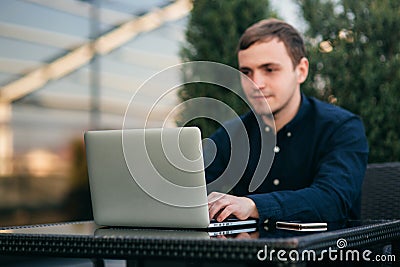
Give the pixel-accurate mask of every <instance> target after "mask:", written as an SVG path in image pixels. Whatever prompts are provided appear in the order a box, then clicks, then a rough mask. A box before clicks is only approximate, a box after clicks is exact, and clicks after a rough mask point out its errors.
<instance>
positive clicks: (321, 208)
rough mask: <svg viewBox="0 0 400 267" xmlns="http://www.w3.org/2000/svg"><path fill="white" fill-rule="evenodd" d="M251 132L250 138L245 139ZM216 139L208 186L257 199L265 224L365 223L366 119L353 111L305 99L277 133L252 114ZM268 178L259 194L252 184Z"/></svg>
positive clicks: (207, 156) (222, 130)
mask: <svg viewBox="0 0 400 267" xmlns="http://www.w3.org/2000/svg"><path fill="white" fill-rule="evenodd" d="M243 125H244V128H243V127H242V126H243ZM243 129H245V131H246V135H247V136H248V138H243V134H237V132H240V131H242V132H243ZM271 135H273V138H271ZM210 138H211V140H213V141H214V144H215V146H216V152H215V147H214V152H213V155H210V153H209V152H208V149H207V147H205V149H204V156H205V162H206V163H205V164H206V178H207V183H209V185H210V183H211V182H216V181H218V180H220V181H223V183H227V181H228V184H232V185H234V186H231V187H230V188H228V187H229V186H228V187H226V188H223V185H222V186H221V185H220V186H219V188H220V189H219V191H223V190H227V189H228V190H229V189H232V190H231V191H230V193H232V194H234V195H237V196H247V197H249V198H251V199H252V200H253V201H254V202H255V204H256V207H257V209H258V213H259V216H260V221H261V222H263V221H265V220H268V219H272V220H300V221H328V222H333V221H340V220H343V219H356V218H359V215H360V195H361V186H362V182H363V178H364V174H365V169H366V165H367V160H368V143H367V139H366V136H365V130H364V127H363V124H362V121H361V119H360V118H359V117H358V116H356V115H354V114H352V113H351V112H349V111H347V110H344V109H342V108H340V107H337V106H334V105H331V104H328V103H325V102H322V101H319V100H317V99H315V98H312V97H306V96H305V95H304V94H302V100H301V104H300V108H299V111H298V112H297V114H296V116H295V117H294V118H293V119H292V120H291V121H290V122H289V123H288V124H286V125H285V126H284V127H283V128H281V129H280V130H279V131H278V132H277V133H276V135H275V131H274V130H273V128H271V127H270V126H268V125H265V124H263V122H262V120H261V119H260V118H259V117H258V116H257V115H255V114H254V113H253V112H249V113H247V114H245V115H243V116H241V117H240V118H237V119H234V120H231V121H229V122H227V123H226V124H224V125H223V127H221V128H220V129H218V130H217V131H216V132H215V133H214V134H213V135H212V136H211V137H210ZM243 139H246V140H245V141H243ZM238 143H239V144H240V143H242V145H239V146H237V145H235V144H238ZM246 145H247V147H249V149H247V150H246ZM240 146H242V147H244V148H245V149H241V148H240ZM263 150H266V152H265V153H264V156H260V154H262V153H261V152H262V151H263ZM257 168H260V170H261V171H260V170H258V169H257ZM242 169H243V170H242ZM256 170H257V171H256ZM255 173H257V174H255ZM260 175H261V176H260ZM255 176H259V177H258V178H257V177H255ZM260 177H261V178H262V179H261V181H262V183H261V185H259V186H258V187H257V188H256V189H255V190H254V189H252V188H251V187H252V186H250V185H251V181H252V179H258V181H260ZM227 179H228V180H227ZM256 184H257V183H256ZM213 190H215V188H213ZM225 193H226V192H225Z"/></svg>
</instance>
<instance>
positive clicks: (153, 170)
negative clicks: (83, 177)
mask: <svg viewBox="0 0 400 267" xmlns="http://www.w3.org/2000/svg"><path fill="white" fill-rule="evenodd" d="M85 145H86V156H87V163H88V172H89V185H90V192H91V198H92V207H93V217H94V221H95V222H96V223H97V224H98V225H103V226H128V227H156V228H157V227H161V228H165V227H167V228H191V229H193V228H194V229H196V228H197V229H216V228H229V227H248V226H251V225H256V224H257V221H256V220H245V221H240V220H235V219H233V220H227V221H224V222H216V221H213V222H210V219H209V214H208V205H207V190H206V182H205V174H204V163H203V156H202V146H201V133H200V130H199V129H198V128H197V127H181V128H154V129H129V130H105V131H88V132H85Z"/></svg>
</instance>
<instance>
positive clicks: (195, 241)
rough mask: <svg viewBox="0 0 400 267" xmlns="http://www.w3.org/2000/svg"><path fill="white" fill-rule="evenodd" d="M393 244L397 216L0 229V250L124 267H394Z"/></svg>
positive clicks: (399, 223)
mask: <svg viewBox="0 0 400 267" xmlns="http://www.w3.org/2000/svg"><path fill="white" fill-rule="evenodd" d="M399 241H400V220H384V221H383V220H382V221H376V220H374V221H363V222H347V223H346V224H345V225H344V224H343V225H340V227H338V226H337V225H335V226H332V227H331V226H329V228H328V231H322V232H299V231H288V230H280V229H275V228H274V227H273V226H272V227H271V226H270V227H269V228H267V227H265V228H264V227H260V229H257V230H256V231H254V232H250V233H242V234H239V235H237V234H236V235H232V236H230V235H221V236H217V237H210V236H209V235H208V233H207V232H204V231H189V230H187V231H186V230H185V231H182V230H159V229H134V228H109V227H101V226H98V225H96V224H95V223H94V222H92V221H83V222H65V223H56V224H41V225H29V226H16V227H4V228H0V255H3V256H7V257H9V256H14V257H18V256H22V255H24V256H26V255H28V256H32V257H35V258H37V257H56V258H57V257H64V258H65V257H66V258H71V257H72V258H90V259H95V260H94V261H93V262H94V264H95V265H99V266H101V265H102V264H103V261H102V260H103V259H121V260H126V262H127V265H128V266H219V265H220V266H253V265H254V266H256V265H262V266H267V265H268V266H269V265H271V266H282V265H283V266H288V265H290V266H292V265H295V264H296V265H299V266H309V265H310V266H316V265H319V264H322V263H323V266H326V265H327V264H328V265H329V264H330V265H332V266H343V265H344V263H346V264H353V263H354V264H356V265H357V266H365V265H367V264H374V265H376V266H381V264H383V263H384V264H386V265H382V266H395V265H396V264H399V261H400V260H399V258H398V257H399V256H398V255H399V254H398V248H399ZM383 248H389V249H386V251H385V250H383ZM369 251H371V253H369ZM357 254H358V257H359V258H358V259H357V258H356V256H357ZM364 254H368V255H367V256H368V258H364V256H365V255H364ZM302 256H303V258H302ZM377 256H379V257H380V258H379V260H380V262H378V261H377V260H378V258H377ZM383 259H384V261H383ZM396 260H397V261H396ZM179 264H180V265H179ZM291 264H292V265H291ZM387 264H389V265H387ZM346 266H347V265H346Z"/></svg>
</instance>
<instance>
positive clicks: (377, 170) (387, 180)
mask: <svg viewBox="0 0 400 267" xmlns="http://www.w3.org/2000/svg"><path fill="white" fill-rule="evenodd" d="M361 219H400V162H387V163H373V164H368V166H367V170H366V174H365V177H364V183H363V186H362V195H361Z"/></svg>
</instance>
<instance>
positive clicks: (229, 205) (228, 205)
mask: <svg viewBox="0 0 400 267" xmlns="http://www.w3.org/2000/svg"><path fill="white" fill-rule="evenodd" d="M208 212H209V215H210V218H211V219H214V218H215V219H216V220H217V221H218V222H222V221H223V220H225V219H226V218H228V217H229V216H231V215H233V216H235V217H236V218H238V219H239V220H246V219H248V218H249V217H251V218H258V217H259V215H258V211H257V208H256V204H255V203H254V201H253V200H251V199H250V198H247V197H236V196H232V195H228V194H223V193H218V192H212V193H211V194H209V195H208Z"/></svg>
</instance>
